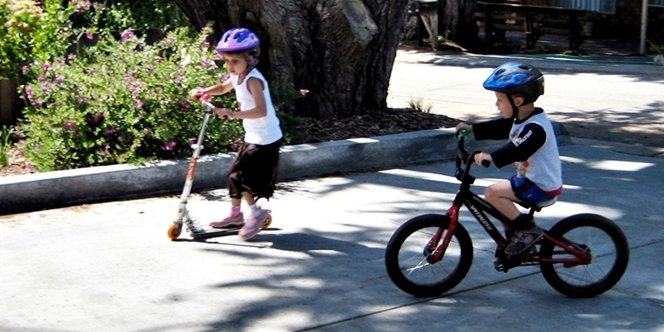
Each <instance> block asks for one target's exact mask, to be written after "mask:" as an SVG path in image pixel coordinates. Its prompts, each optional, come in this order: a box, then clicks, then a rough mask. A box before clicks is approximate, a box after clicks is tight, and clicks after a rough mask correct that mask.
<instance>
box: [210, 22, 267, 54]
mask: <svg viewBox="0 0 664 332" xmlns="http://www.w3.org/2000/svg"><path fill="white" fill-rule="evenodd" d="M259 44H260V41H259V40H258V37H257V36H256V34H255V33H253V32H251V30H249V29H245V28H236V29H230V30H228V31H226V33H224V35H223V36H221V39H220V40H219V44H217V47H216V50H217V51H219V52H231V53H234V52H246V51H251V50H253V49H255V48H257V47H258V45H259Z"/></svg>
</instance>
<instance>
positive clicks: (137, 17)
mask: <svg viewBox="0 0 664 332" xmlns="http://www.w3.org/2000/svg"><path fill="white" fill-rule="evenodd" d="M100 25H101V26H102V27H103V28H104V29H105V30H107V31H122V30H125V29H126V28H129V27H131V28H132V29H136V30H146V29H150V28H158V29H162V30H164V31H167V30H171V29H174V28H177V27H187V26H189V25H190V23H189V20H187V18H186V17H185V16H184V15H182V14H181V12H180V11H179V9H178V7H177V5H176V4H175V3H174V2H173V1H170V0H152V1H124V2H123V1H117V2H112V4H111V5H109V6H108V7H107V8H106V10H105V14H104V17H103V18H102V21H101V22H100Z"/></svg>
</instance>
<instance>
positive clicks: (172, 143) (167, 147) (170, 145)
mask: <svg viewBox="0 0 664 332" xmlns="http://www.w3.org/2000/svg"><path fill="white" fill-rule="evenodd" d="M177 145H178V144H177V143H176V142H175V141H170V142H168V143H166V144H164V145H162V146H161V149H162V150H164V151H173V150H175V147H176V146H177Z"/></svg>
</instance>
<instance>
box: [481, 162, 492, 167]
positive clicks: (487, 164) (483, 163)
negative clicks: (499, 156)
mask: <svg viewBox="0 0 664 332" xmlns="http://www.w3.org/2000/svg"><path fill="white" fill-rule="evenodd" d="M482 166H484V167H485V168H488V167H489V166H491V162H490V161H488V160H482Z"/></svg>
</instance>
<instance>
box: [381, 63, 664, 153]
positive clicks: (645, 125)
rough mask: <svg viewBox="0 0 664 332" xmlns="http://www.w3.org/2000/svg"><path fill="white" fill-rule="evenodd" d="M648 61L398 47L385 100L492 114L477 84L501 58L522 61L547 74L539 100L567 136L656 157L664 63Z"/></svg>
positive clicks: (661, 134)
mask: <svg viewBox="0 0 664 332" xmlns="http://www.w3.org/2000/svg"><path fill="white" fill-rule="evenodd" d="M625 59H628V60H625ZM637 59H640V61H637ZM648 59H649V58H647V57H628V58H625V57H606V56H604V57H581V58H579V57H564V56H557V55H523V54H518V55H509V56H506V55H501V56H498V55H473V54H458V53H444V52H438V53H432V52H429V51H425V52H418V51H413V50H411V51H404V50H400V51H398V53H397V57H396V63H395V66H394V69H393V71H392V77H391V80H390V87H389V89H390V90H389V94H388V100H387V102H388V106H389V107H394V108H399V107H407V106H408V104H409V102H410V101H421V104H423V105H425V106H432V112H434V113H440V114H444V115H447V116H449V117H452V118H456V119H461V120H465V121H470V122H473V121H481V120H487V119H491V118H495V117H496V116H498V111H497V110H496V108H495V106H494V103H495V98H494V96H493V93H491V92H490V91H486V90H484V89H483V88H482V82H484V80H485V79H486V78H487V77H488V76H489V74H491V71H492V70H493V69H494V68H495V67H497V66H499V65H500V64H502V63H504V62H507V61H524V62H528V63H530V64H532V65H534V66H536V67H538V68H539V69H540V70H542V72H543V73H544V75H545V93H544V95H543V96H542V97H541V98H540V99H539V100H538V101H537V106H540V107H542V108H544V109H545V110H546V111H547V113H548V114H549V116H550V117H551V118H552V119H553V120H554V121H556V122H558V123H561V124H562V125H564V126H565V128H566V129H567V130H568V131H569V133H570V134H571V136H572V137H575V138H584V139H595V140H601V141H607V142H618V143H627V144H630V145H632V146H634V147H639V148H640V147H643V146H646V147H651V148H653V147H654V148H656V149H647V148H646V149H641V150H650V151H644V152H642V153H648V155H657V154H659V155H661V154H662V153H663V152H664V149H662V148H664V95H663V94H662V91H664V66H659V65H655V64H653V63H652V62H649V60H648ZM572 60H574V61H572Z"/></svg>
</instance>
